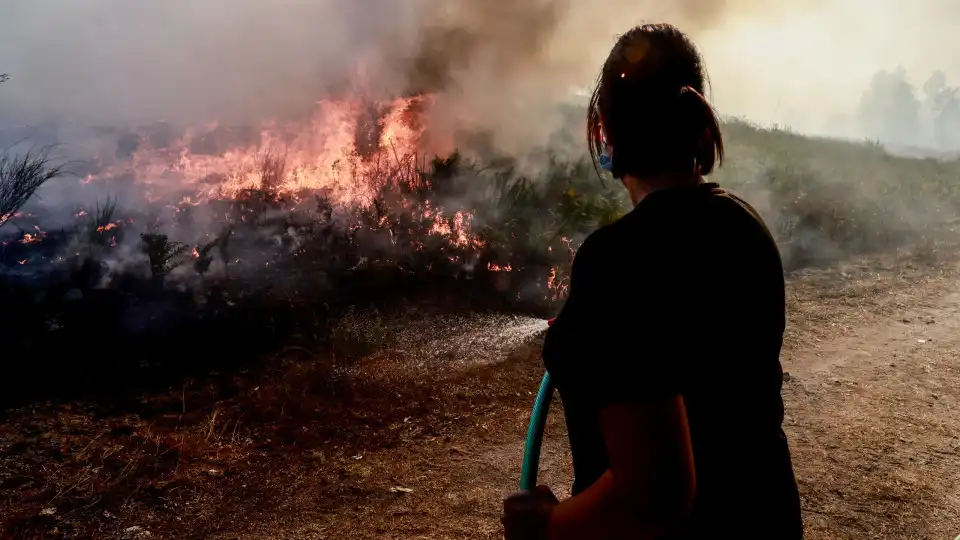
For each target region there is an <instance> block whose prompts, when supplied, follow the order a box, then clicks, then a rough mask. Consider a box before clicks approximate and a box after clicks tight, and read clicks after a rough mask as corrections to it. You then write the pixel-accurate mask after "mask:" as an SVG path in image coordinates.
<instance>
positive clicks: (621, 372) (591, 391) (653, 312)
mask: <svg viewBox="0 0 960 540" xmlns="http://www.w3.org/2000/svg"><path fill="white" fill-rule="evenodd" d="M642 244H643V245H640V246H637V245H633V246H630V249H629V250H628V251H623V252H622V251H620V249H622V247H621V245H622V243H621V242H616V241H607V240H605V239H604V237H602V236H597V237H591V238H589V239H588V240H587V241H586V242H584V244H583V246H582V247H581V249H580V250H579V251H578V253H577V258H576V260H575V261H574V266H573V270H572V275H571V283H570V296H569V299H568V302H567V304H566V305H565V306H564V308H563V310H562V311H561V313H560V316H559V317H558V318H557V322H556V323H555V324H554V327H553V328H552V329H551V333H553V334H555V335H554V336H550V335H548V340H551V339H552V341H553V343H551V344H550V345H551V348H552V350H551V351H550V352H551V353H552V354H554V355H557V356H562V358H561V359H559V361H558V364H562V366H563V371H564V373H565V375H566V377H567V380H568V381H570V385H572V386H574V387H575V388H576V389H577V390H578V392H583V393H585V394H587V395H589V396H590V397H591V398H592V399H596V400H599V401H601V402H613V401H625V400H631V399H637V398H643V397H652V396H666V395H674V394H678V393H681V392H682V390H683V388H684V375H685V374H686V373H689V372H688V370H689V369H691V368H692V365H693V363H694V361H695V360H696V359H694V358H691V357H690V356H691V355H690V354H689V353H688V352H687V350H689V349H692V347H690V346H689V343H690V341H689V340H691V339H695V337H694V336H693V335H690V334H687V335H683V333H682V331H681V330H682V329H684V328H688V329H689V328H691V327H693V328H695V327H696V322H695V321H694V320H693V317H694V316H695V315H694V314H687V315H686V316H684V317H681V315H683V311H684V305H686V304H687V301H686V300H685V298H684V297H685V296H686V292H685V291H686V290H687V289H688V288H689V283H686V285H687V287H686V288H685V287H684V279H685V278H684V273H685V269H684V268H683V262H682V261H680V260H679V258H678V257H677V256H676V254H674V253H671V252H670V250H669V249H664V248H660V247H658V246H661V245H664V244H665V243H664V242H657V243H652V242H644V243H642ZM546 352H547V351H546V350H545V353H546Z"/></svg>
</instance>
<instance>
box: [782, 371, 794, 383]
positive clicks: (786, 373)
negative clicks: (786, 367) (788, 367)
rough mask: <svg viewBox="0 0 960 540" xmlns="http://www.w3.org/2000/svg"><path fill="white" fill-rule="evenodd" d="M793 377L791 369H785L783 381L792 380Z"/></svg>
mask: <svg viewBox="0 0 960 540" xmlns="http://www.w3.org/2000/svg"><path fill="white" fill-rule="evenodd" d="M792 378H793V377H791V376H790V372H789V371H784V372H783V382H790V379H792Z"/></svg>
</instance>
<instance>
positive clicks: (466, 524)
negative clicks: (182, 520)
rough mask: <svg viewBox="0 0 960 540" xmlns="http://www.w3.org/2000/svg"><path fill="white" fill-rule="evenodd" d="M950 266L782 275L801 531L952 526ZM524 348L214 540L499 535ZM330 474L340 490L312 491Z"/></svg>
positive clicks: (527, 396)
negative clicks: (437, 422)
mask: <svg viewBox="0 0 960 540" xmlns="http://www.w3.org/2000/svg"><path fill="white" fill-rule="evenodd" d="M955 275H956V272H955V271H954V270H952V269H951V270H950V271H949V272H945V273H942V274H940V275H935V276H929V275H925V276H924V277H922V278H921V277H920V275H919V274H918V273H917V272H916V271H912V270H910V269H906V270H904V269H903V268H892V269H888V270H886V271H883V272H880V273H877V272H875V271H873V270H871V269H869V268H865V267H860V268H857V267H854V268H852V269H851V270H847V271H837V272H835V273H831V274H826V273H824V274H815V273H814V274H810V275H808V276H805V277H803V278H801V279H798V280H795V281H794V282H792V283H791V330H790V332H789V334H788V343H787V345H786V347H785V351H784V355H783V361H784V368H785V370H786V371H788V372H789V373H790V377H789V380H788V382H787V383H786V384H785V387H784V398H785V401H786V405H787V410H788V418H787V421H786V425H785V429H786V431H787V434H788V436H789V438H790V441H791V448H792V451H793V454H794V462H795V466H796V471H797V476H798V481H799V483H800V489H801V493H802V496H803V506H804V512H805V521H806V530H807V538H810V539H840V538H858V539H862V538H883V539H897V538H903V539H907V538H909V539H911V540H914V539H931V540H933V539H937V540H942V539H947V538H953V537H954V536H956V535H957V534H958V533H960V291H956V290H955V279H954V277H955ZM828 282H829V283H828ZM536 356H537V351H536V346H532V347H530V348H528V349H526V350H522V351H520V352H518V353H517V354H516V355H514V357H513V358H511V359H510V360H508V361H507V362H506V363H505V364H504V366H506V369H504V367H503V366H500V367H499V369H500V370H501V371H502V372H501V373H500V374H499V376H500V377H505V378H511V377H514V375H515V374H517V373H523V374H524V376H523V377H518V379H521V380H519V381H518V383H519V384H510V383H509V382H505V381H501V383H502V385H501V386H500V387H498V388H499V393H500V394H501V395H500V397H499V398H497V399H493V398H492V399H491V401H490V402H488V403H485V404H480V405H476V404H474V406H472V407H470V408H468V409H466V411H467V412H464V413H462V414H459V415H458V416H457V417H456V419H455V421H454V422H453V423H452V424H451V425H450V426H448V428H447V429H437V430H435V431H434V433H436V435H435V436H428V437H419V438H411V439H410V443H409V444H401V445H398V446H396V447H393V448H383V449H379V450H373V451H371V452H369V453H362V454H357V455H355V456H341V457H340V458H337V460H336V462H335V463H326V464H325V465H323V466H322V467H320V468H319V469H318V471H320V470H322V471H326V472H324V473H323V475H325V476H323V475H321V474H320V473H319V472H318V471H314V472H311V471H310V470H304V471H302V474H300V475H299V476H297V478H298V481H297V482H295V485H293V486H291V489H290V497H289V499H288V500H286V501H283V502H282V504H281V508H280V509H279V512H276V513H272V515H270V516H263V517H258V516H250V517H251V522H252V523H254V525H253V526H252V527H250V528H247V529H248V530H247V531H246V532H244V533H243V534H237V533H236V531H234V532H231V533H229V534H222V535H220V536H218V538H224V539H226V538H232V539H239V538H243V539H258V540H261V539H262V540H267V539H270V540H272V539H280V538H284V539H298V538H303V539H307V538H310V539H314V538H315V539H340V538H409V539H448V538H449V539H454V538H456V539H461V538H477V539H494V538H499V528H498V522H497V516H498V510H499V503H500V500H501V499H502V497H503V496H504V495H505V494H507V493H508V492H510V491H512V490H513V489H515V487H516V483H517V478H518V476H519V465H520V461H521V452H522V444H523V436H524V433H525V428H526V422H527V419H528V414H529V406H530V405H531V404H532V400H533V394H532V393H533V391H535V389H536V386H535V381H536V377H537V376H538V375H539V363H538V360H537V358H536ZM491 377H492V378H496V377H497V374H496V373H495V372H491V371H489V370H487V371H482V372H477V373H472V374H471V375H470V377H469V378H468V379H467V380H466V381H464V380H460V381H459V382H457V381H453V382H451V383H450V386H449V388H448V389H446V390H448V391H450V392H457V391H458V390H457V388H459V387H460V386H459V385H463V384H470V381H471V380H480V379H483V378H486V379H489V378H491ZM504 385H506V386H504ZM504 388H506V389H507V390H510V389H512V390H515V391H513V392H512V393H509V392H506V391H505V390H504ZM514 398H515V399H514ZM554 410H555V411H556V412H555V413H553V414H552V415H551V418H550V423H549V426H548V431H547V440H546V442H545V447H544V456H543V459H542V462H541V478H542V480H543V481H545V482H546V483H549V484H551V485H553V486H555V487H556V489H557V491H558V493H563V492H564V490H565V488H566V486H567V485H568V484H569V479H570V461H569V456H568V452H567V445H566V441H565V439H564V437H565V434H564V430H563V427H562V417H561V416H560V414H561V413H560V410H559V408H558V407H555V409H554ZM404 421H405V422H409V424H410V425H411V426H415V425H416V424H417V419H416V418H408V419H405V420H404ZM410 429H411V430H421V429H422V426H421V427H416V428H415V427H410ZM331 471H335V472H331ZM330 483H336V484H337V487H338V489H336V490H334V491H331V490H330V489H326V488H324V487H323V486H329V485H330ZM333 493H337V498H338V500H333V499H332V498H330V497H331V495H332V494H333ZM345 494H346V495H347V497H346V499H343V496H344V495H345ZM345 500H346V502H345Z"/></svg>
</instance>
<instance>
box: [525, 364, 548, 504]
mask: <svg viewBox="0 0 960 540" xmlns="http://www.w3.org/2000/svg"><path fill="white" fill-rule="evenodd" d="M552 399H553V382H551V381H550V373H544V374H543V380H542V381H541V382H540V391H539V392H537V401H536V402H534V404H533V412H532V413H531V414H530V427H529V428H528V429H527V441H526V443H525V444H524V447H523V466H522V467H521V468H520V490H521V491H523V490H529V489H533V488H535V487H537V471H538V470H539V468H540V447H541V445H542V444H543V430H544V428H545V427H546V426H547V412H549V410H550V401H551V400H552Z"/></svg>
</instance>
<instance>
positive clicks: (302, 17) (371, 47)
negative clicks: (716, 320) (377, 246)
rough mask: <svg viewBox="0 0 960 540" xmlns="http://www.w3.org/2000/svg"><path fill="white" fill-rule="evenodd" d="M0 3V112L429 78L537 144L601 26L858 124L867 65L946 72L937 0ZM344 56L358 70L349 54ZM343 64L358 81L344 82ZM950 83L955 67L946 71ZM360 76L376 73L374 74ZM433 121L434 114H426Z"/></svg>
mask: <svg viewBox="0 0 960 540" xmlns="http://www.w3.org/2000/svg"><path fill="white" fill-rule="evenodd" d="M791 4H796V3H795V2H788V1H786V0H766V1H764V0H724V1H721V0H684V1H677V2H656V1H653V0H647V1H638V0H629V1H628V0H595V1H593V2H573V1H564V0H523V1H516V0H488V1H486V2H475V1H473V0H403V1H397V0H355V1H353V2H344V1H340V0H274V1H271V2H262V1H259V0H165V1H161V0H149V1H143V2H130V1H128V0H98V1H96V2H84V1H81V0H33V1H29V2H27V1H22V0H21V1H17V0H0V12H2V16H0V72H8V73H10V74H11V75H12V79H11V80H10V81H9V82H7V83H5V84H4V86H3V88H2V91H0V122H17V123H20V122H25V123H42V122H49V121H53V120H56V121H69V122H81V123H86V124H114V123H126V122H145V121H153V120H159V119H164V120H168V121H177V122H194V123H195V122H202V121H210V120H223V121H227V122H238V121H241V122H242V121H258V120H261V119H263V118H265V117H269V116H289V115H297V114H299V113H301V112H302V111H304V110H307V109H309V107H310V106H311V105H312V103H313V101H314V100H315V99H316V98H317V97H318V96H320V95H322V93H323V91H324V90H325V89H330V88H338V87H342V85H343V84H345V83H349V84H355V83H357V82H361V83H362V82H367V83H370V84H366V85H364V86H363V87H364V89H365V90H366V91H383V92H388V93H396V92H400V91H404V90H410V89H411V88H412V89H417V87H440V88H442V92H441V98H440V100H439V103H438V109H437V113H438V114H437V118H438V119H441V120H443V121H444V122H445V123H446V124H447V126H446V127H449V128H450V129H456V128H459V127H463V126H464V125H475V126H478V127H482V128H490V129H492V130H493V132H494V133H495V134H496V135H497V142H498V143H499V145H500V146H501V147H503V148H513V149H517V148H521V147H523V146H524V145H525V144H527V143H533V144H536V143H539V142H542V140H543V137H544V136H545V135H546V134H547V133H549V132H550V131H551V130H553V129H554V128H555V127H557V126H556V122H557V121H558V119H557V118H554V117H551V116H550V113H549V112H548V111H549V110H550V108H551V106H552V105H554V104H556V103H557V102H558V101H561V100H563V99H566V98H567V97H568V96H569V94H570V92H571V89H575V88H583V87H586V86H588V85H589V84H590V83H591V82H592V80H593V77H594V76H595V74H596V71H597V69H598V68H599V66H600V64H601V63H602V61H603V59H604V57H605V54H606V52H607V51H608V50H609V47H610V46H611V44H612V42H613V40H614V39H615V35H616V34H617V33H618V32H622V31H624V30H626V29H627V28H628V27H629V26H630V25H632V24H634V23H638V22H642V21H648V20H653V21H657V20H666V21H670V22H674V23H675V24H677V25H678V26H680V27H681V28H683V29H685V30H687V31H688V32H690V33H691V34H692V35H693V36H694V38H695V39H696V41H697V42H698V44H699V45H700V48H701V49H702V51H703V52H704V55H705V57H706V61H707V66H708V69H709V71H710V73H711V77H712V82H713V90H714V101H715V103H716V105H717V106H718V108H719V109H720V111H721V112H722V113H724V114H727V115H735V116H745V117H747V118H749V119H751V120H754V121H758V122H762V123H774V122H776V123H781V124H787V125H790V126H792V127H794V128H795V129H797V130H800V131H804V132H813V133H824V134H833V135H845V136H861V135H862V134H861V133H860V132H859V125H858V124H857V122H856V121H854V120H853V117H854V116H855V114H856V109H857V106H858V104H859V102H860V98H861V96H862V95H863V92H864V91H865V90H866V89H867V87H868V86H869V85H870V81H871V77H872V76H873V74H874V73H876V72H877V71H880V70H892V69H894V68H896V67H897V66H903V68H904V69H905V70H906V75H907V76H908V77H909V78H910V80H911V82H912V83H913V84H914V85H915V86H917V87H919V86H920V85H922V84H923V83H924V81H925V80H926V79H927V78H928V77H929V76H930V74H931V73H932V72H933V71H934V70H935V69H942V70H944V71H945V72H946V74H947V77H948V79H950V78H951V77H956V78H960V59H958V58H956V57H952V56H951V55H950V54H949V53H948V52H949V51H954V50H956V49H957V46H958V45H960V36H958V35H957V34H956V32H954V31H953V27H954V22H955V21H956V20H957V17H958V15H960V5H958V4H957V3H956V2H953V1H951V0H925V1H917V2H902V1H897V0H870V1H867V0H815V1H811V2H804V3H803V5H802V6H796V5H791ZM358 66H359V68H358ZM358 79H359V81H358ZM951 82H955V81H952V80H951ZM373 85H376V86H373ZM439 127H444V126H443V125H442V124H441V125H440V126H439Z"/></svg>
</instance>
